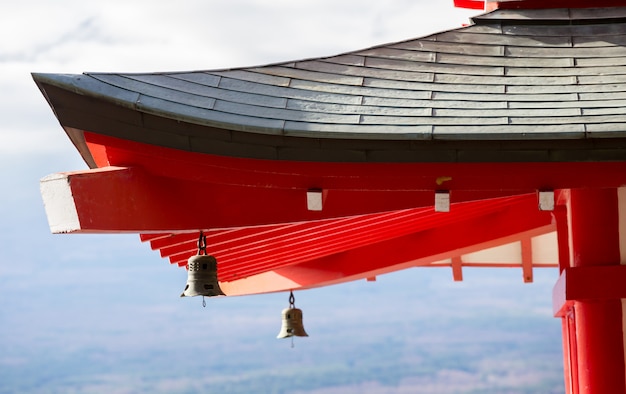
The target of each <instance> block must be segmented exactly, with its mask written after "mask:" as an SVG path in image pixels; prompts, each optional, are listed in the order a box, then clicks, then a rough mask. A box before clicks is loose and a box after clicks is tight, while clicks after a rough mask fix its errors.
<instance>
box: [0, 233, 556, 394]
mask: <svg viewBox="0 0 626 394" xmlns="http://www.w3.org/2000/svg"><path fill="white" fill-rule="evenodd" d="M119 237H121V238H115V237H114V236H111V237H109V236H86V237H85V236H78V238H80V239H76V236H62V237H56V238H55V241H56V242H58V243H60V244H64V243H67V242H78V241H80V242H81V243H82V244H83V245H85V248H86V250H89V248H90V247H94V248H96V247H97V248H99V250H101V251H102V253H98V254H85V255H80V256H72V257H71V258H69V259H68V258H65V259H64V260H63V261H61V260H59V261H55V259H46V260H45V265H40V266H39V267H38V269H33V267H37V265H36V264H35V263H36V261H26V262H25V266H26V267H30V268H29V269H27V270H24V271H23V272H20V271H18V270H16V271H12V272H11V271H9V272H7V271H4V273H3V275H0V278H1V279H2V286H3V287H2V288H1V292H0V297H2V299H3V300H4V301H5V302H4V303H3V306H2V309H0V322H1V323H2V324H1V325H0V393H104V392H106V393H144V392H145V393H233V394H234V393H275V394H279V393H308V394H331V393H348V394H350V393H372V394H377V393H563V392H564V389H563V369H562V368H563V367H562V355H561V336H560V322H559V321H558V319H555V318H553V317H551V313H550V305H551V295H550V289H551V287H552V283H554V280H555V279H556V272H555V271H553V270H538V271H536V273H535V283H533V284H523V283H522V279H521V271H519V270H514V269H508V270H504V269H502V270H489V269H468V270H466V271H465V272H464V274H465V275H464V276H465V281H464V282H460V283H457V282H453V281H452V278H451V273H450V271H449V270H446V269H435V268H421V269H420V268H415V269H411V270H408V271H404V272H399V273H394V274H389V275H383V276H380V277H379V278H378V280H377V281H376V282H374V283H369V282H365V281H360V282H355V283H348V284H344V285H337V286H332V287H328V288H322V289H314V290H307V291H301V292H296V293H295V295H296V306H297V307H299V308H301V309H302V310H303V312H304V325H305V328H306V330H307V332H308V333H309V335H310V337H308V338H295V340H294V347H293V348H292V347H291V341H290V340H289V339H284V340H278V339H276V335H277V334H278V330H279V328H280V311H281V310H282V308H283V307H285V306H287V304H288V299H287V298H288V295H287V294H269V295H260V296H252V297H235V298H212V299H207V306H206V308H203V307H202V301H201V299H200V298H192V299H180V298H178V295H179V294H180V292H181V291H182V288H183V286H184V282H185V279H186V277H185V275H186V274H185V271H184V270H181V269H176V268H174V267H170V266H168V264H167V263H166V262H165V261H163V260H161V259H159V258H158V256H157V255H156V254H155V253H154V252H152V251H150V250H149V249H148V248H147V247H146V245H141V244H139V243H138V241H137V239H136V238H134V237H130V238H128V237H126V236H119ZM112 243H116V244H117V249H116V248H114V247H112ZM98 245H99V246H98ZM59 247H61V245H59ZM125 254H126V255H127V257H125V258H123V259H122V260H123V261H120V258H119V256H120V255H122V256H124V255H125ZM115 255H117V256H118V257H114V256H115ZM35 256H37V254H36V253H35ZM36 258H37V259H43V257H42V256H39V257H36ZM129 260H130V261H132V263H129ZM29 290H35V291H29Z"/></svg>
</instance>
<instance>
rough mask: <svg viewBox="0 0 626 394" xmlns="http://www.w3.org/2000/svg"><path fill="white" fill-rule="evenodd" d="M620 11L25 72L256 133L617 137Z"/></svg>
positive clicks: (484, 19) (150, 109) (621, 118)
mask: <svg viewBox="0 0 626 394" xmlns="http://www.w3.org/2000/svg"><path fill="white" fill-rule="evenodd" d="M625 18H626V8H616V9H609V10H607V9H576V10H568V9H556V10H555V9H545V10H496V11H493V12H490V13H487V14H484V15H481V16H478V17H475V18H473V22H474V23H473V24H472V25H470V26H467V27H462V28H459V29H454V30H450V31H444V32H441V33H437V34H434V35H431V36H427V37H423V38H417V39H412V40H407V41H402V42H396V43H392V44H386V45H380V46H376V47H372V48H368V49H364V50H358V51H354V52H349V53H345V54H341V55H337V56H331V57H323V58H315V59H308V60H302V61H295V62H291V63H279V64H271V65H266V66H259V67H247V68H237V69H224V70H210V71H195V72H167V73H144V74H130V73H85V74H83V75H63V74H34V78H35V80H36V81H37V83H38V84H39V85H40V87H41V86H42V84H47V85H52V86H56V87H59V88H61V89H64V90H68V91H72V92H74V93H78V94H80V95H85V96H90V97H94V98H97V99H100V100H104V101H108V102H110V103H113V104H115V105H118V106H121V107H125V108H128V109H131V110H134V111H138V112H142V113H148V114H153V115H157V116H161V117H165V118H169V119H174V120H177V121H183V122H189V123H192V124H199V125H205V126H210V127H214V128H219V129H226V130H235V131H243V132H252V133H259V134H273V135H281V136H292V137H308V138H326V139H360V140H379V139H384V140H421V141H424V140H444V141H449V140H454V141H463V140H518V139H538V140H545V139H550V140H560V139H586V138H593V137H604V138H623V137H624V136H625V135H626V134H625V133H626V111H624V109H623V108H625V107H626V106H625V104H626V47H625V46H624V43H626V23H625V20H626V19H625ZM42 90H43V89H42ZM44 94H45V92H44ZM49 101H50V99H49ZM51 104H52V103H51ZM53 107H54V105H53ZM55 112H56V111H55ZM57 116H58V114H57ZM60 120H61V123H62V124H63V123H64V122H63V120H62V119H60ZM64 125H65V124H64ZM65 126H67V125H65ZM70 127H71V125H70Z"/></svg>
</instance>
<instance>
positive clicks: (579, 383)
mask: <svg viewBox="0 0 626 394" xmlns="http://www.w3.org/2000/svg"><path fill="white" fill-rule="evenodd" d="M569 224H570V237H571V238H570V239H571V243H570V245H571V253H570V263H571V266H572V267H593V266H607V265H619V264H620V250H619V209H618V195H617V190H616V189H585V190H582V189H581V190H572V191H571V195H570V201H569ZM572 316H573V323H574V324H573V327H572V325H571V324H565V325H564V328H565V326H569V329H568V330H569V333H568V334H569V337H570V344H569V347H570V349H569V351H568V353H569V357H570V360H569V361H572V360H571V358H572V357H573V358H574V359H575V361H576V362H575V363H571V362H570V365H571V368H572V369H573V368H576V369H577V371H571V370H570V374H571V375H572V377H575V380H576V381H575V382H572V386H573V387H570V389H571V392H572V393H580V394H606V393H614V394H620V393H626V374H625V371H624V368H625V366H624V334H623V332H622V303H621V300H620V299H593V300H576V301H574V303H573V315H572ZM572 331H573V332H572ZM572 341H574V343H572ZM572 350H574V352H572ZM572 353H574V354H572Z"/></svg>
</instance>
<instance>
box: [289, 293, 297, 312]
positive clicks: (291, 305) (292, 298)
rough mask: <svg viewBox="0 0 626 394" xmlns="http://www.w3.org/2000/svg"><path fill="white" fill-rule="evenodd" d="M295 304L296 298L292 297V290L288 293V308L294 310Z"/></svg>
mask: <svg viewBox="0 0 626 394" xmlns="http://www.w3.org/2000/svg"><path fill="white" fill-rule="evenodd" d="M295 303H296V298H295V297H294V296H293V290H290V291H289V307H290V308H294V307H295Z"/></svg>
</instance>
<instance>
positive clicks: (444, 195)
mask: <svg viewBox="0 0 626 394" xmlns="http://www.w3.org/2000/svg"><path fill="white" fill-rule="evenodd" d="M455 5H457V6H460V7H468V8H477V9H482V10H484V11H485V13H483V14H481V15H478V16H476V17H474V18H472V20H471V23H470V24H469V25H468V26H465V27H461V28H458V29H453V30H449V31H445V32H441V33H437V34H433V35H430V36H426V37H421V38H414V39H409V40H406V41H402V42H395V43H389V44H384V45H379V46H375V47H372V48H367V49H361V50H356V51H353V52H348V53H344V54H340V55H335V56H329V57H323V58H315V59H307V60H300V61H290V62H285V63H277V64H270V65H265V66H258V67H244V68H235V69H220V70H205V71H193V72H157V73H133V74H130V73H84V74H81V75H65V74H33V78H34V80H35V82H36V83H37V85H38V86H39V88H40V90H41V91H42V93H43V95H44V96H45V98H46V100H47V101H48V103H49V104H50V106H51V108H52V110H53V111H54V114H55V115H56V117H57V118H58V120H59V122H60V124H61V126H62V127H63V129H64V130H65V132H66V134H67V136H68V137H69V138H70V139H71V141H72V142H73V144H74V146H75V147H76V149H77V151H78V152H79V153H80V155H81V156H82V158H83V159H84V161H85V162H86V164H87V165H88V166H89V169H88V170H85V171H76V172H66V173H59V174H53V175H50V176H47V177H45V178H44V179H42V181H41V192H42V196H43V199H44V204H45V208H46V213H47V216H48V221H49V224H50V228H51V231H52V232H54V233H138V234H139V235H140V238H141V240H142V241H144V242H147V243H149V244H150V247H151V248H152V249H154V250H158V251H159V253H160V255H161V256H162V257H164V258H167V259H168V260H169V261H170V262H171V263H172V264H176V265H178V266H181V267H187V261H188V259H189V258H190V257H192V256H194V255H195V254H196V253H197V251H198V244H199V242H198V239H199V237H200V239H201V240H203V242H204V244H203V245H204V247H205V248H206V251H207V253H209V254H210V255H211V256H214V258H215V260H216V261H217V278H218V280H219V286H220V287H221V290H222V291H223V293H224V294H225V295H227V296H232V295H248V294H258V293H266V292H278V291H286V292H289V291H295V290H299V289H306V288H312V287H319V286H327V285H332V284H337V283H342V282H346V281H351V280H361V279H368V280H374V279H375V278H376V276H378V275H381V274H385V273H388V272H392V271H397V270H402V269H406V268H410V267H422V266H429V267H432V266H434V267H447V268H448V269H450V270H451V277H452V279H453V280H462V279H463V269H464V268H465V267H503V268H517V269H519V270H520V272H521V278H522V280H523V281H524V282H532V280H533V270H534V269H538V268H547V267H552V268H553V269H556V268H558V269H559V271H560V277H559V279H558V281H557V283H556V284H555V287H554V295H553V305H554V307H553V308H554V315H555V316H556V317H559V318H560V319H561V321H562V329H563V345H564V346H563V350H564V366H565V386H566V391H567V392H568V393H572V394H573V393H580V394H583V393H584V394H592V393H593V394H595V393H602V394H606V393H626V372H625V369H626V367H625V361H624V354H625V347H624V344H625V343H626V340H625V335H626V334H625V332H626V328H625V327H624V324H626V323H625V322H626V303H625V302H624V301H623V299H626V267H625V266H624V264H626V188H625V186H626V7H621V6H622V5H625V4H623V1H617V0H613V1H611V0H605V1H599V2H593V3H592V2H587V1H582V0H573V1H568V0H545V1H538V0H514V1H498V2H490V1H487V2H484V1H477V0H456V1H455Z"/></svg>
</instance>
